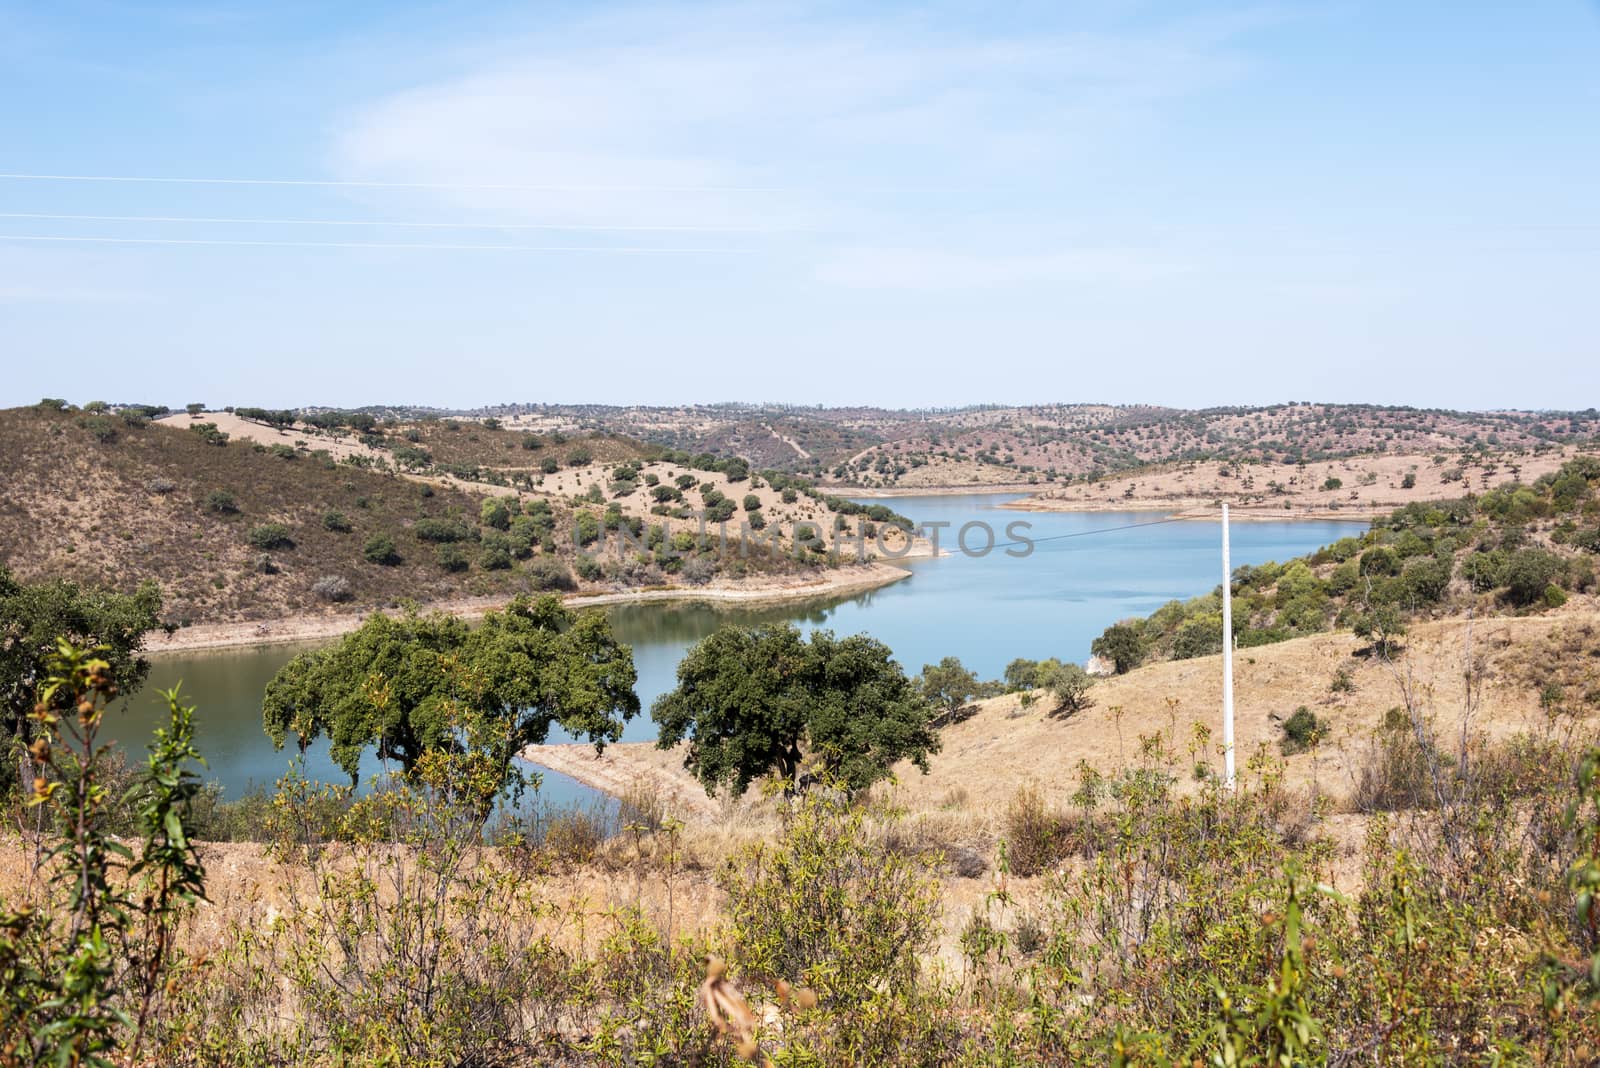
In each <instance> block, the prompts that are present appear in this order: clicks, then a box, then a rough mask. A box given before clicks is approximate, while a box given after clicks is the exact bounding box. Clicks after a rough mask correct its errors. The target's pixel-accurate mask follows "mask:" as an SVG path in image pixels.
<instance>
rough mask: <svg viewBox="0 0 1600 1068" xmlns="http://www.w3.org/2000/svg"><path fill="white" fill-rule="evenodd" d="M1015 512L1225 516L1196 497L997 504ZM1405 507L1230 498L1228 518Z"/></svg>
mask: <svg viewBox="0 0 1600 1068" xmlns="http://www.w3.org/2000/svg"><path fill="white" fill-rule="evenodd" d="M996 507H998V508H1006V509H1009V510H1011V511H1014V512H1035V513H1047V512H1157V513H1161V514H1163V515H1167V516H1169V517H1171V518H1173V519H1184V520H1194V521H1196V522H1208V521H1209V522H1216V521H1218V520H1219V519H1221V518H1222V511H1221V509H1220V508H1219V507H1218V506H1217V505H1214V504H1212V503H1211V502H1209V501H1198V500H1195V499H1193V498H1187V499H1178V500H1174V501H1151V500H1137V499H1135V500H1126V501H1124V500H1120V499H1119V500H1118V501H1067V500H1059V499H1050V498H1033V497H1030V498H1027V499H1025V500H1020V501H1007V502H1005V503H1004V504H1000V505H996ZM1400 507H1403V505H1400V504H1396V505H1395V506H1394V507H1392V508H1385V507H1381V506H1380V507H1376V508H1369V507H1365V506H1363V507H1361V508H1317V507H1295V508H1283V507H1278V508H1267V507H1264V506H1262V505H1251V504H1235V503H1234V502H1232V501H1229V502H1228V508H1229V511H1228V518H1229V519H1231V520H1233V521H1235V522H1256V521H1259V522H1308V523H1371V522H1372V521H1373V520H1374V519H1381V518H1382V517H1384V516H1386V515H1388V514H1389V513H1390V512H1392V511H1394V509H1395V508H1400Z"/></svg>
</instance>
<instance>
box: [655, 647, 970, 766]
mask: <svg viewBox="0 0 1600 1068" xmlns="http://www.w3.org/2000/svg"><path fill="white" fill-rule="evenodd" d="M651 715H652V716H653V718H654V719H655V721H656V723H657V725H658V726H659V727H660V738H659V740H658V743H657V744H658V745H659V746H660V747H661V748H663V749H670V748H672V747H673V746H675V745H677V744H678V743H679V742H682V741H685V740H687V741H688V743H689V753H688V757H687V758H686V760H685V762H684V764H685V766H686V767H688V768H689V769H690V770H692V771H693V772H694V773H695V775H696V776H697V777H698V778H699V779H700V781H701V783H703V784H704V785H705V787H706V791H707V792H708V793H716V792H717V791H718V790H721V789H726V790H727V791H729V792H730V793H731V794H732V795H733V796H735V797H737V796H739V795H741V794H743V793H744V791H745V789H746V788H747V787H748V786H749V785H750V783H751V782H753V781H754V780H755V779H757V778H758V777H760V776H762V775H765V774H767V773H769V772H776V773H777V774H778V775H779V776H780V777H781V778H782V779H783V780H784V781H785V782H788V783H793V782H794V781H795V779H796V777H797V776H798V774H799V772H800V769H801V766H802V763H803V762H805V761H807V760H808V759H809V760H810V761H811V762H812V763H813V764H814V765H815V766H816V767H817V768H818V769H819V770H820V772H821V773H822V774H823V775H824V776H825V777H826V778H829V779H832V780H835V781H839V782H841V783H844V784H845V785H847V786H849V787H851V788H852V789H861V788H864V787H866V786H869V785H871V784H872V783H873V782H876V781H877V780H879V779H881V778H883V777H884V776H885V775H887V774H888V773H889V769H890V768H891V767H893V766H894V764H895V763H896V762H898V761H900V760H910V761H912V762H913V763H914V764H916V766H917V767H919V768H921V769H922V770H923V771H926V770H927V769H928V757H929V756H930V755H931V754H933V753H936V752H938V750H939V737H938V735H937V734H936V733H935V732H934V731H933V729H932V728H931V727H930V726H929V724H928V708H927V704H926V702H924V701H923V700H922V698H921V696H920V695H919V694H918V693H917V690H916V687H915V686H914V685H913V684H912V682H911V680H910V679H908V678H906V675H905V672H904V671H902V670H901V669H900V666H899V665H898V664H896V663H895V662H894V659H893V657H892V655H891V654H890V652H889V649H888V647H887V646H885V645H884V644H883V643H882V642H879V641H876V640H874V639H872V638H869V637H866V636H865V635H853V636H851V637H848V638H835V637H834V636H833V634H832V633H831V632H829V631H817V632H816V633H814V634H812V635H811V637H810V639H809V640H808V639H805V638H802V637H801V635H800V632H799V630H797V629H796V628H795V627H793V626H791V625H788V624H783V625H768V626H763V627H738V626H728V627H722V628H720V629H719V630H717V631H716V632H715V633H713V634H712V635H711V636H710V637H708V638H706V639H705V640H703V641H701V642H700V643H699V644H697V645H696V646H695V647H694V648H692V649H690V650H689V653H688V655H687V656H685V657H684V659H683V661H682V663H680V664H679V665H678V685H677V688H676V689H674V690H673V691H672V692H671V693H668V694H666V695H664V696H663V697H661V698H660V699H659V700H658V701H657V702H656V703H655V707H654V709H653V710H652V712H651Z"/></svg>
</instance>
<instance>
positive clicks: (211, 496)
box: [206, 490, 239, 515]
mask: <svg viewBox="0 0 1600 1068" xmlns="http://www.w3.org/2000/svg"><path fill="white" fill-rule="evenodd" d="M206 511H208V512H213V513H215V514H217V515H236V514H238V511H239V502H238V501H237V500H235V499H234V496H233V494H231V493H229V492H228V491H227V490H212V491H211V492H210V493H208V494H206Z"/></svg>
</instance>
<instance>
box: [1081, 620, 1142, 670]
mask: <svg viewBox="0 0 1600 1068" xmlns="http://www.w3.org/2000/svg"><path fill="white" fill-rule="evenodd" d="M1089 650H1090V652H1092V653H1094V655H1095V656H1098V657H1100V658H1101V659H1102V660H1109V661H1111V663H1112V664H1113V665H1115V667H1116V669H1117V674H1118V675H1126V674H1127V673H1128V672H1130V671H1132V670H1133V669H1134V668H1136V667H1138V666H1139V664H1140V663H1141V662H1142V661H1143V660H1144V654H1145V648H1144V639H1143V638H1142V637H1140V634H1139V624H1138V623H1137V621H1131V620H1124V621H1122V622H1121V623H1113V624H1111V626H1109V627H1107V628H1106V629H1105V632H1104V633H1102V634H1101V635H1100V637H1098V638H1096V639H1095V640H1094V641H1093V642H1092V643H1091V644H1090V646H1089Z"/></svg>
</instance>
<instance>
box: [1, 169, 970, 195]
mask: <svg viewBox="0 0 1600 1068" xmlns="http://www.w3.org/2000/svg"><path fill="white" fill-rule="evenodd" d="M0 179H8V180H12V181H27V182H130V183H141V184H149V185H290V186H319V187H328V188H336V189H436V190H451V189H455V190H477V191H490V190H499V191H502V192H527V193H805V192H818V191H819V190H815V189H810V188H808V187H805V186H790V185H715V186H713V185H520V184H493V183H456V182H363V181H344V180H338V179H331V178H188V177H183V178H180V177H158V176H143V175H124V174H0ZM820 191H821V192H827V190H820ZM835 191H836V192H840V191H847V192H856V193H957V192H971V190H962V189H953V188H947V187H941V186H858V187H852V188H851V189H849V190H835Z"/></svg>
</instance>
